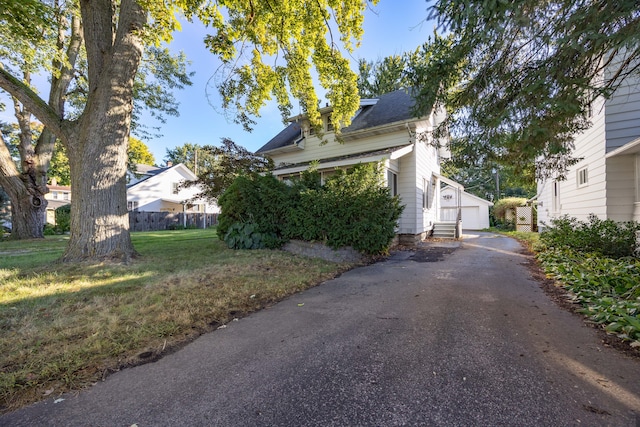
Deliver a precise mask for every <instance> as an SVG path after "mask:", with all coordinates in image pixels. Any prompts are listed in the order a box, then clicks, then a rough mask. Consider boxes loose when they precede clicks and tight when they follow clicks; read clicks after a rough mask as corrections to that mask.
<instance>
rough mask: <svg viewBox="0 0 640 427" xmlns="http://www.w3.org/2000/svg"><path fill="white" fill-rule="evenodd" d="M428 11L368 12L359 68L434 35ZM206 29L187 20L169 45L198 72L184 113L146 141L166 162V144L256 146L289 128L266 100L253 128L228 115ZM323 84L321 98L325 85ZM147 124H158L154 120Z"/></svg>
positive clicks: (381, 6)
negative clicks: (213, 82)
mask: <svg viewBox="0 0 640 427" xmlns="http://www.w3.org/2000/svg"><path fill="white" fill-rule="evenodd" d="M400 3H401V5H400ZM427 14H428V12H427V2H426V1H425V0H403V1H402V2H398V1H397V0H396V1H394V0H380V2H379V3H378V5H377V6H376V7H374V8H372V10H370V11H367V13H366V16H365V23H364V36H363V39H362V43H361V46H360V48H358V49H356V50H355V52H354V53H353V55H352V57H353V64H354V69H355V63H356V61H357V60H358V59H359V58H365V59H367V60H370V61H371V60H376V59H378V58H384V57H385V56H388V55H393V54H402V53H404V52H406V51H409V50H413V49H415V48H417V47H418V46H419V45H421V44H422V43H424V42H425V41H426V40H427V38H428V37H429V36H430V35H432V34H433V24H432V23H427V22H426V21H425V20H426V17H427ZM205 34H207V31H206V28H204V27H203V26H202V25H196V24H189V23H186V24H185V25H183V28H182V31H181V32H180V33H177V34H175V36H174V40H173V42H172V43H171V45H170V47H171V49H172V50H175V51H176V52H177V51H180V50H182V51H184V52H185V53H186V55H187V57H188V59H189V60H190V61H191V67H190V70H191V71H195V73H196V74H195V75H194V77H193V78H192V80H193V85H192V86H191V87H188V88H187V89H185V90H182V91H179V92H176V93H175V96H176V98H177V99H178V100H179V102H180V107H179V110H180V117H169V118H168V119H167V122H166V123H165V124H163V125H162V126H161V129H160V133H161V134H162V135H163V136H162V137H161V138H155V139H153V140H150V141H145V143H146V144H147V146H148V147H149V149H150V150H151V152H152V153H153V155H154V156H155V159H156V162H157V163H158V164H161V163H162V162H163V158H164V156H165V155H166V150H167V148H174V147H177V146H180V145H183V144H184V143H187V142H189V143H193V144H199V145H205V144H213V145H218V143H219V142H220V139H221V138H223V137H227V138H230V139H232V140H233V141H234V142H236V143H237V144H240V145H242V146H244V147H245V148H247V149H249V150H251V151H256V150H257V149H258V148H260V147H261V146H262V145H263V144H264V143H266V142H267V141H268V140H269V139H271V138H272V137H273V136H275V135H276V134H277V133H278V132H280V130H282V128H283V127H284V125H283V123H282V118H281V116H280V113H279V111H278V109H277V107H276V105H275V104H270V105H267V106H266V107H265V108H264V109H263V110H262V111H261V117H260V118H258V119H257V124H256V125H255V126H254V130H253V132H251V133H248V132H246V131H244V129H243V128H242V126H240V125H237V124H234V123H233V122H232V121H231V120H227V119H226V118H225V116H224V115H223V114H222V112H221V111H220V108H219V106H220V102H219V98H218V96H217V92H216V90H215V87H213V86H211V85H210V84H209V87H207V82H208V81H209V80H210V79H211V77H212V75H213V73H214V71H215V69H216V67H217V66H218V65H219V63H220V62H219V61H218V60H217V59H216V57H215V56H213V55H212V54H211V53H209V52H208V51H207V50H206V49H205V47H204V43H203V41H202V40H203V37H204V36H205ZM319 89H320V91H319V96H320V97H322V94H323V92H322V91H321V90H322V88H319ZM207 94H208V95H207ZM146 124H147V125H149V126H156V125H158V124H157V123H154V122H153V121H152V120H149V121H148V122H147V123H146Z"/></svg>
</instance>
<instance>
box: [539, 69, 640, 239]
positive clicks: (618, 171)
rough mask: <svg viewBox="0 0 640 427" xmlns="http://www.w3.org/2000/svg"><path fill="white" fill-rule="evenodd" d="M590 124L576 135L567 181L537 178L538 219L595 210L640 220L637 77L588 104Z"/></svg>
mask: <svg viewBox="0 0 640 427" xmlns="http://www.w3.org/2000/svg"><path fill="white" fill-rule="evenodd" d="M591 111H592V112H593V113H592V117H591V121H592V123H593V125H592V126H591V127H590V128H589V129H588V130H587V131H585V132H583V133H581V134H579V135H577V136H576V138H575V151H574V154H573V155H574V156H575V157H576V158H582V160H581V161H580V162H579V163H578V164H576V165H575V166H573V167H572V168H571V170H570V171H569V174H568V179H567V180H565V181H559V180H553V179H551V180H547V181H545V182H538V193H539V195H540V196H539V198H538V200H539V202H538V225H539V228H540V229H542V228H543V227H544V224H547V225H548V224H549V221H550V220H551V219H552V218H557V217H560V216H563V215H569V216H571V217H575V218H577V219H579V220H582V221H584V220H586V219H587V218H588V216H589V214H591V213H593V214H595V215H596V216H598V217H599V218H601V219H612V220H614V221H630V220H636V221H639V220H640V80H639V79H637V78H636V79H632V78H628V79H626V80H625V81H624V82H623V83H622V85H621V86H620V87H619V88H618V89H617V90H616V92H615V93H614V95H613V96H612V97H611V98H610V99H608V100H606V101H605V100H602V99H601V100H599V101H597V102H595V103H594V105H593V106H592V108H591Z"/></svg>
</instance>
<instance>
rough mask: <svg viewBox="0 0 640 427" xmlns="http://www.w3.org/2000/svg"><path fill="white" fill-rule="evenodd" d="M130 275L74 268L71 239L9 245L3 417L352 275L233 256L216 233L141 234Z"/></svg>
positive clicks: (262, 256) (1, 355) (3, 281)
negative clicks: (63, 258) (67, 254)
mask: <svg viewBox="0 0 640 427" xmlns="http://www.w3.org/2000/svg"><path fill="white" fill-rule="evenodd" d="M132 239H133V241H134V245H135V247H136V249H137V251H138V252H139V253H140V254H141V257H140V258H139V259H138V260H136V261H135V262H134V263H132V264H130V265H126V266H125V265H109V264H101V265H89V264H63V263H58V262H56V260H57V259H58V258H59V257H60V255H61V254H62V252H63V250H64V246H65V243H66V238H65V237H60V236H53V237H48V238H46V239H45V240H37V241H23V242H13V241H0V254H1V255H2V256H0V330H1V331H2V334H1V335H0V411H2V412H6V411H9V410H14V409H16V408H19V407H21V406H24V405H26V404H28V403H31V402H35V401H38V400H41V399H43V398H45V397H50V396H56V395H58V394H61V393H63V392H65V391H69V390H74V389H79V388H82V387H85V386H87V385H90V384H92V383H94V382H96V381H99V380H100V379H102V378H103V377H104V376H106V375H108V374H109V373H110V372H114V371H116V370H119V369H121V368H123V367H127V366H132V365H136V364H139V363H144V362H146V361H151V360H155V359H157V358H158V357H160V356H161V355H162V354H165V353H167V352H169V351H171V350H173V349H175V348H177V347H179V346H180V345H182V344H184V343H185V342H189V341H191V340H193V339H194V338H195V337H197V336H199V335H200V334H202V333H204V332H206V331H210V330H212V329H215V328H216V327H218V326H220V325H222V324H224V323H226V322H228V321H230V320H232V319H233V318H234V317H239V316H242V315H243V314H246V313H249V312H252V311H255V310H258V309H260V308H262V307H264V306H265V305H268V304H271V303H273V302H275V301H278V300H281V299H282V298H284V297H286V296H288V295H291V294H293V293H295V292H298V291H300V290H303V289H306V288H309V287H311V286H314V285H316V284H318V283H320V282H322V281H325V280H327V279H329V278H332V277H335V276H336V275H337V274H339V273H341V272H343V271H345V270H346V269H348V268H350V267H352V265H348V264H335V263H330V262H326V261H322V260H313V259H309V258H304V257H298V256H295V255H292V254H289V253H286V252H282V251H270V250H255V251H233V250H230V249H228V248H226V246H225V245H224V243H223V242H220V241H219V240H218V239H217V237H216V235H215V230H180V231H162V232H146V233H133V234H132Z"/></svg>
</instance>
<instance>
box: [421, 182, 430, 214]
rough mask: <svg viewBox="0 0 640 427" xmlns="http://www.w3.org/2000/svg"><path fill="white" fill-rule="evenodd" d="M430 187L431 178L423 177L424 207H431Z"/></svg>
mask: <svg viewBox="0 0 640 427" xmlns="http://www.w3.org/2000/svg"><path fill="white" fill-rule="evenodd" d="M429 187H431V183H430V180H428V179H427V178H422V209H429Z"/></svg>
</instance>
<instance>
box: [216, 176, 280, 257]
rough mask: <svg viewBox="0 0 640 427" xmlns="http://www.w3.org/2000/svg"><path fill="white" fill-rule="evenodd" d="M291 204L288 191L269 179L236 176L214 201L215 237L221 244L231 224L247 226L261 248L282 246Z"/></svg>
mask: <svg viewBox="0 0 640 427" xmlns="http://www.w3.org/2000/svg"><path fill="white" fill-rule="evenodd" d="M291 200H292V198H291V188H290V187H289V186H288V185H286V184H285V183H283V182H281V181H279V180H278V179H277V178H275V177H274V176H273V175H264V176H262V175H259V174H254V175H248V176H239V177H238V178H236V180H235V181H233V183H232V184H231V185H230V186H229V188H227V190H226V191H225V192H224V193H223V194H222V196H220V199H219V200H218V204H219V205H220V209H221V213H220V215H219V216H218V228H217V233H218V237H219V238H220V239H221V240H224V239H225V237H226V236H227V233H228V232H229V230H230V229H231V227H232V226H233V225H234V224H238V223H239V224H246V223H251V224H255V226H256V229H255V232H256V233H260V234H261V235H262V236H263V238H264V239H263V243H264V247H267V248H277V247H280V246H282V244H283V243H284V242H285V240H284V239H282V236H283V235H284V227H285V226H286V222H287V214H288V212H289V205H290V203H291Z"/></svg>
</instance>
